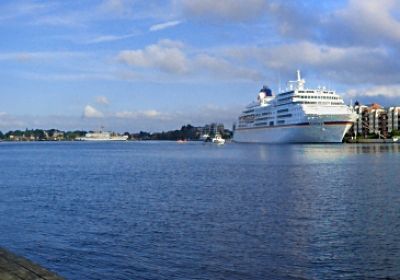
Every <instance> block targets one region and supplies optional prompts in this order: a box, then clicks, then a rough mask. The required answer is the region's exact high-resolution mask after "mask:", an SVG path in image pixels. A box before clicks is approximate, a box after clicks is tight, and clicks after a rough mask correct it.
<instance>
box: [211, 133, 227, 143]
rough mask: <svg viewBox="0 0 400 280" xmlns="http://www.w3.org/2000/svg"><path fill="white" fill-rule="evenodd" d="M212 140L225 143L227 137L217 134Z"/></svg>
mask: <svg viewBox="0 0 400 280" xmlns="http://www.w3.org/2000/svg"><path fill="white" fill-rule="evenodd" d="M211 142H213V143H216V144H225V139H224V138H222V137H221V135H219V134H217V135H215V137H214V138H212V139H211Z"/></svg>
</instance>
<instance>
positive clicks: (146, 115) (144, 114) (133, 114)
mask: <svg viewBox="0 0 400 280" xmlns="http://www.w3.org/2000/svg"><path fill="white" fill-rule="evenodd" d="M115 117H117V118H121V119H152V120H167V119H169V118H170V115H169V114H168V113H162V112H159V111H157V110H145V111H122V112H117V113H115Z"/></svg>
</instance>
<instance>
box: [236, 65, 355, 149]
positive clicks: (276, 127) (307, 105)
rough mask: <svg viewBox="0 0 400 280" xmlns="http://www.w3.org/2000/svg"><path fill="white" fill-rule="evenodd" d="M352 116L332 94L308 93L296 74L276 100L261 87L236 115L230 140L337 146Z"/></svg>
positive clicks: (336, 95) (346, 107)
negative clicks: (330, 144)
mask: <svg viewBox="0 0 400 280" xmlns="http://www.w3.org/2000/svg"><path fill="white" fill-rule="evenodd" d="M355 120H356V114H355V113H354V112H353V111H352V109H351V108H350V107H349V106H347V105H345V104H344V102H343V99H342V98H341V97H340V96H339V95H338V94H337V93H336V92H335V91H333V90H328V89H326V88H325V87H319V88H317V89H309V88H306V87H305V80H304V79H302V78H301V75H300V71H299V70H298V71H297V80H296V81H289V82H288V87H287V89H286V90H285V91H282V92H280V93H278V94H277V95H276V96H274V95H273V94H272V91H271V90H270V89H269V88H268V87H266V86H264V87H263V88H262V89H261V90H260V92H259V94H258V97H257V101H254V102H253V103H251V104H249V105H248V106H247V107H246V108H245V109H244V110H243V111H242V113H241V114H240V116H239V119H238V123H237V125H236V128H235V131H234V137H233V140H234V141H236V142H249V143H340V142H342V140H343V137H344V135H345V133H346V132H347V131H348V130H349V129H350V127H351V126H352V124H353V123H354V121H355Z"/></svg>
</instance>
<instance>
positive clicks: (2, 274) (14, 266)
mask: <svg viewBox="0 0 400 280" xmlns="http://www.w3.org/2000/svg"><path fill="white" fill-rule="evenodd" d="M0 279H1V280H62V279H63V278H61V277H60V276H58V275H56V274H55V273H53V272H50V271H48V270H47V269H44V268H42V267H40V266H39V265H37V264H34V263H32V262H31V261H29V260H27V259H25V258H22V257H19V256H16V255H14V254H12V253H10V252H9V251H7V250H5V249H2V248H0Z"/></svg>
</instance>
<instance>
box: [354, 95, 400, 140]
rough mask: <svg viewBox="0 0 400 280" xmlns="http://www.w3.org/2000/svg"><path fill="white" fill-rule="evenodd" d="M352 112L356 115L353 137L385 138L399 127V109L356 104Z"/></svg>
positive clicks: (375, 104) (374, 104)
mask: <svg viewBox="0 0 400 280" xmlns="http://www.w3.org/2000/svg"><path fill="white" fill-rule="evenodd" d="M354 111H355V113H357V115H358V119H357V121H356V122H355V123H354V127H353V133H354V135H355V136H357V135H362V136H364V137H367V136H368V135H371V134H375V135H378V136H379V137H382V138H387V137H388V136H389V134H390V133H392V132H393V131H397V130H398V129H399V127H400V114H399V112H400V107H389V108H383V107H382V106H380V105H379V104H377V103H373V104H371V105H360V104H358V103H356V105H355V106H354Z"/></svg>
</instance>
